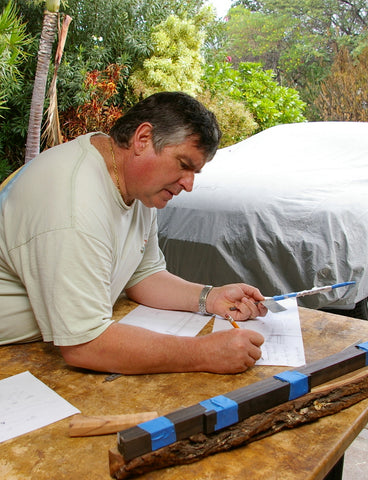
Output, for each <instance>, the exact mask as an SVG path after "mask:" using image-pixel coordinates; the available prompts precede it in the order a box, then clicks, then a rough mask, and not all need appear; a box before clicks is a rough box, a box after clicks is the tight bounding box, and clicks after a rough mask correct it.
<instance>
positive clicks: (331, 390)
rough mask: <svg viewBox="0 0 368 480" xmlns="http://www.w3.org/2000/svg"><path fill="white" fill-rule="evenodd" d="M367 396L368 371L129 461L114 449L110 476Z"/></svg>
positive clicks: (183, 458) (184, 459) (193, 457)
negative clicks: (214, 430) (221, 428)
mask: <svg viewBox="0 0 368 480" xmlns="http://www.w3.org/2000/svg"><path fill="white" fill-rule="evenodd" d="M365 398H368V371H367V369H364V370H361V371H359V372H358V373H357V374H356V375H354V376H353V377H349V378H347V379H344V380H341V381H338V382H334V383H332V384H329V385H324V386H322V387H318V388H316V389H314V391H313V392H311V393H308V394H306V395H303V396H302V397H299V398H297V399H295V400H291V401H288V402H285V403H283V404H281V405H278V406H277V407H274V408H272V409H269V410H267V411H265V412H263V413H260V414H256V415H254V416H252V417H249V418H247V419H246V420H243V421H241V422H239V423H236V424H234V425H231V426H230V427H228V428H226V429H224V430H221V431H219V432H215V433H212V434H209V435H205V434H203V433H201V434H197V435H193V436H191V437H189V438H188V439H185V440H180V441H178V442H175V443H172V444H170V445H168V446H165V447H163V448H160V449H158V450H156V451H153V452H150V453H146V454H144V455H142V456H139V457H136V458H134V459H132V460H130V461H128V462H125V461H124V458H123V457H122V455H121V454H120V453H119V451H118V450H117V449H113V450H110V452H109V462H110V475H111V476H112V477H113V478H116V479H118V480H122V479H126V478H129V477H134V476H137V475H142V474H144V473H147V472H150V471H153V470H158V469H161V468H166V467H171V466H174V465H183V464H189V463H194V462H197V461H199V460H201V459H202V458H205V457H207V456H209V455H212V454H215V453H218V452H223V451H226V450H230V449H233V448H236V447H240V446H244V445H247V444H249V443H251V442H254V441H256V440H260V439H261V438H265V437H268V436H270V435H272V434H274V433H277V432H279V431H281V430H284V429H287V428H294V427H297V426H299V425H302V424H305V423H309V422H313V421H315V420H317V419H319V418H321V417H324V416H327V415H332V414H334V413H338V412H340V411H341V410H343V409H345V408H347V407H350V406H351V405H354V404H356V403H358V402H360V401H361V400H363V399H365Z"/></svg>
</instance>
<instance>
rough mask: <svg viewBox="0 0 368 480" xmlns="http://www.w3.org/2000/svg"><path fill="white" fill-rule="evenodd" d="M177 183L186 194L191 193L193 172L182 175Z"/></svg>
mask: <svg viewBox="0 0 368 480" xmlns="http://www.w3.org/2000/svg"><path fill="white" fill-rule="evenodd" d="M179 183H180V185H181V186H182V187H183V189H184V190H185V191H186V192H191V191H192V190H193V184H194V172H191V171H187V172H185V173H184V174H183V175H182V177H181V179H180V181H179Z"/></svg>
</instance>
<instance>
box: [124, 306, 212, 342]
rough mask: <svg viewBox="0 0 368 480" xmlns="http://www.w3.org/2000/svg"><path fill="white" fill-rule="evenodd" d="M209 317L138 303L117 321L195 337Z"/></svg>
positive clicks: (181, 335) (169, 333) (159, 331)
mask: <svg viewBox="0 0 368 480" xmlns="http://www.w3.org/2000/svg"><path fill="white" fill-rule="evenodd" d="M209 319H210V317H205V316H203V315H200V314H198V313H190V312H174V311H171V310H160V309H157V308H149V307H145V306H143V305H139V306H138V307H137V308H135V309H134V310H132V311H131V312H129V313H128V314H127V315H126V316H125V317H123V318H122V319H121V320H119V323H124V324H126V325H135V326H136V327H143V328H147V329H148V330H152V331H154V332H158V333H166V334H168V335H177V336H180V337H183V336H188V337H195V336H196V335H197V333H199V332H200V331H201V330H202V328H203V327H204V326H205V325H206V324H207V322H208V320H209Z"/></svg>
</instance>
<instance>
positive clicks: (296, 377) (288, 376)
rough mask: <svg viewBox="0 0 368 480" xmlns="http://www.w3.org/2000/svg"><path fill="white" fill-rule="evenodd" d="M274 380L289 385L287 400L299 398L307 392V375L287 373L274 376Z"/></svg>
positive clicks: (295, 372) (287, 371) (293, 372)
mask: <svg viewBox="0 0 368 480" xmlns="http://www.w3.org/2000/svg"><path fill="white" fill-rule="evenodd" d="M274 378H277V379H278V380H282V381H283V382H288V383H290V393H289V400H294V398H298V397H301V396H302V395H305V394H306V393H308V392H309V383H308V375H304V373H300V372H297V371H289V370H286V371H285V372H282V373H279V374H278V375H274Z"/></svg>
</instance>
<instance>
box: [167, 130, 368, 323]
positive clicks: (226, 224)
mask: <svg viewBox="0 0 368 480" xmlns="http://www.w3.org/2000/svg"><path fill="white" fill-rule="evenodd" d="M158 223H159V241H160V246H161V249H162V250H163V252H164V254H165V257H166V260H167V266H168V270H169V271H171V272H173V273H175V274H177V275H180V276H182V277H183V278H186V279H188V280H191V281H195V282H201V283H203V284H211V285H222V284H224V283H230V282H245V283H248V284H251V285H254V286H257V287H258V288H259V289H260V290H261V292H262V293H263V294H264V295H266V296H272V295H277V294H282V293H286V292H292V291H297V290H304V289H309V288H312V287H314V286H323V285H331V284H334V283H340V282H346V281H352V280H354V281H356V285H355V286H353V287H350V288H340V289H336V290H334V291H332V292H328V293H323V294H318V295H313V296H308V297H303V298H300V299H299V301H298V303H299V305H301V306H305V307H309V308H316V309H321V308H325V309H332V310H337V311H340V310H343V311H342V312H341V313H343V314H346V315H351V316H356V317H358V318H367V297H368V123H365V122H361V123H355V122H312V123H297V124H287V125H280V126H276V127H272V128H269V129H268V130H265V131H263V132H261V133H258V134H256V135H254V136H252V137H250V138H248V139H246V140H244V141H242V142H240V143H238V144H235V145H233V146H231V147H227V148H223V149H220V150H219V151H218V152H217V154H216V155H215V157H214V158H213V160H212V161H211V162H209V163H208V164H207V165H205V167H204V168H203V170H202V172H201V174H200V175H197V176H196V179H195V183H194V188H193V192H191V193H187V192H182V193H181V194H180V195H179V196H178V197H175V198H174V199H173V200H172V201H171V202H169V204H168V205H167V206H166V207H165V208H164V209H163V210H159V211H158Z"/></svg>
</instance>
